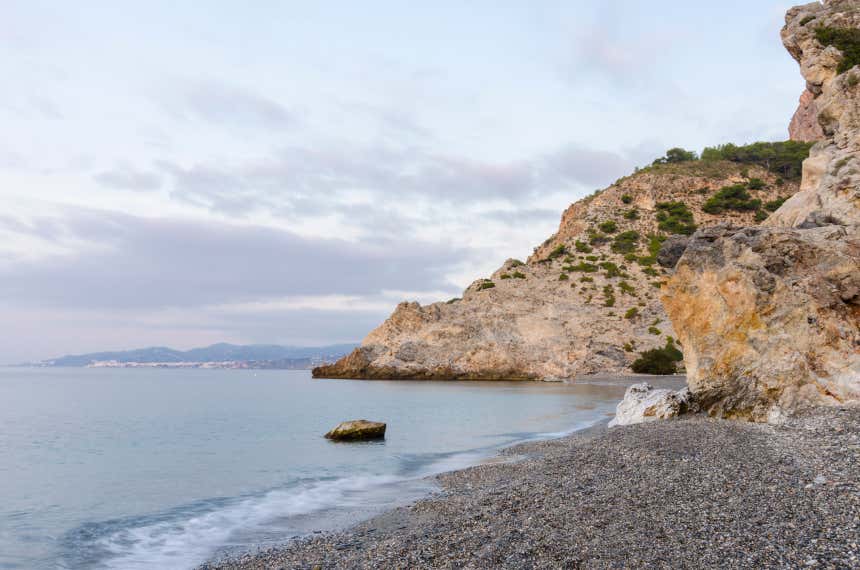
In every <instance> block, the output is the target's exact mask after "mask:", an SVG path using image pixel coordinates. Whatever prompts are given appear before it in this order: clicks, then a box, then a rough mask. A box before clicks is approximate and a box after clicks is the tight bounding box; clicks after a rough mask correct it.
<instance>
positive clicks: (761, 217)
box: [753, 210, 767, 222]
mask: <svg viewBox="0 0 860 570" xmlns="http://www.w3.org/2000/svg"><path fill="white" fill-rule="evenodd" d="M753 219H755V221H757V222H763V221H765V220H766V219H767V214H766V213H765V211H764V210H756V211H755V217H754V218H753Z"/></svg>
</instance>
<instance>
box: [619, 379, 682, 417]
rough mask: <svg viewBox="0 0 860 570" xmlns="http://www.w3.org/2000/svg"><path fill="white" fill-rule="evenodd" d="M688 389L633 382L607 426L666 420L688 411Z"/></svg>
mask: <svg viewBox="0 0 860 570" xmlns="http://www.w3.org/2000/svg"><path fill="white" fill-rule="evenodd" d="M691 405H692V400H691V398H690V390H689V389H688V388H684V389H683V390H679V391H675V390H668V389H666V388H660V389H656V388H654V387H653V386H651V384H648V383H647V382H642V383H640V384H633V385H632V386H630V387H629V388H627V391H626V392H625V393H624V399H623V400H621V402H620V403H619V404H618V406H617V408H616V409H615V417H614V418H613V419H612V421H610V422H609V427H615V426H628V425H632V424H641V423H642V422H648V421H653V420H668V419H669V418H674V417H677V416H680V415H681V414H684V413H687V412H688V411H690V407H691Z"/></svg>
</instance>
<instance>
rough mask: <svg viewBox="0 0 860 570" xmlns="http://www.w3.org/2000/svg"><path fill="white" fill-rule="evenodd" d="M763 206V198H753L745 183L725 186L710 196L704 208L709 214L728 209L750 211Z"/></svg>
mask: <svg viewBox="0 0 860 570" xmlns="http://www.w3.org/2000/svg"><path fill="white" fill-rule="evenodd" d="M760 207H761V200H759V199H757V198H753V197H752V196H750V193H749V192H747V187H746V185H744V184H732V185H731V186H723V187H722V188H720V189H719V191H717V193H716V194H714V195H713V196H711V197H710V198H708V200H707V201H706V202H705V204H704V205H703V206H702V210H703V211H705V212H707V213H709V214H720V213H722V212H725V211H726V210H735V211H738V212H750V211H754V210H758V209H759V208H760Z"/></svg>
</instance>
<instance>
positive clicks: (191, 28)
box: [0, 0, 804, 364]
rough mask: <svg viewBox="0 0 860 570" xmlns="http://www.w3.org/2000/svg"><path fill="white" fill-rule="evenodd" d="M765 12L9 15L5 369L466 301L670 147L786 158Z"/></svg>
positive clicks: (308, 9) (113, 9)
mask: <svg viewBox="0 0 860 570" xmlns="http://www.w3.org/2000/svg"><path fill="white" fill-rule="evenodd" d="M754 4H755V5H751V4H750V3H748V2H740V1H728V2H722V3H720V4H714V3H695V5H693V3H689V2H681V1H673V2H670V1H664V2H659V1H658V2H650V3H647V4H644V3H640V2H635V1H632V0H630V1H614V2H613V1H588V2H585V1H581V2H561V1H557V2H550V1H546V2H539V3H522V2H489V1H479V2H469V3H462V2H444V1H443V2H434V3H432V4H426V5H420V6H419V5H415V4H413V3H409V4H406V3H396V2H376V1H371V2H364V3H334V2H319V3H297V2H255V3H253V8H250V7H249V6H248V5H247V4H242V5H240V4H239V3H228V2H210V3H207V10H206V11H205V12H202V11H199V10H197V9H194V7H193V6H191V5H189V4H176V3H167V2H160V1H154V2H148V3H145V4H143V5H141V4H140V3H134V4H133V3H123V2H87V3H83V4H81V3H75V4H72V3H67V4H60V3H49V2H45V3H43V2H17V1H12V2H5V3H4V18H3V20H2V21H0V66H2V70H3V72H4V76H6V77H8V78H10V81H8V82H7V84H6V85H5V86H4V90H3V92H2V93H0V118H2V121H3V124H4V125H5V133H6V136H5V137H4V138H3V140H2V141H0V198H2V200H3V209H2V211H0V319H2V321H3V323H4V327H3V333H2V334H0V363H6V364H9V363H16V362H23V361H33V360H41V359H46V358H51V357H56V356H59V355H62V354H70V353H86V352H96V351H107V350H122V349H130V348H138V347H145V346H152V345H162V346H170V347H173V348H177V349H188V348H192V347H197V346H204V345H209V344H213V343H217V342H231V343H235V344H255V343H262V344H290V345H300V346H314V345H327V344H336V343H343V342H358V341H360V340H361V339H362V338H363V337H364V336H365V335H366V334H367V333H368V332H369V331H370V330H371V329H372V328H374V327H375V326H377V325H378V324H379V323H380V322H381V321H382V320H383V319H384V318H385V317H386V316H388V314H389V313H390V312H391V310H393V308H394V307H395V305H396V304H397V303H398V302H400V301H402V300H417V301H419V302H422V303H427V302H433V301H439V300H445V299H448V298H450V297H453V296H459V294H460V292H461V291H462V289H463V288H464V287H465V286H467V285H468V284H469V283H470V282H472V281H473V280H474V279H476V278H479V277H482V276H485V275H488V274H489V273H490V272H492V271H493V270H495V269H496V268H497V267H498V266H500V265H501V263H502V262H503V261H504V260H505V259H507V258H509V257H518V258H521V259H524V258H525V257H527V256H528V255H529V254H530V253H531V251H532V248H533V247H534V246H536V245H538V244H540V243H541V242H542V241H543V240H544V239H545V238H546V237H548V236H549V235H550V234H551V233H552V232H553V231H555V229H556V228H557V225H558V221H559V219H560V217H561V213H562V211H563V210H564V209H565V208H566V207H567V206H568V205H569V204H570V203H571V202H573V201H575V200H577V199H579V198H581V197H583V196H585V195H587V194H589V193H591V192H592V191H594V190H595V189H598V188H602V187H605V186H607V185H608V184H610V183H612V182H613V181H614V180H616V179H617V178H619V177H620V176H623V175H626V174H628V173H630V172H631V171H632V170H633V169H634V167H636V166H643V165H645V164H648V163H650V162H651V161H652V160H653V159H654V158H656V157H658V156H660V155H662V154H663V153H664V152H665V150H666V149H667V148H670V147H674V146H681V147H684V148H688V149H693V150H696V151H701V149H702V148H703V147H704V146H709V145H716V144H721V143H725V142H734V143H748V142H753V141H756V140H785V139H787V138H788V133H787V127H788V123H789V120H790V118H791V115H792V113H793V112H794V109H795V108H796V106H797V99H798V96H799V95H800V93H801V91H802V89H803V87H804V82H803V79H802V77H801V76H800V73H799V71H798V68H797V64H796V63H795V62H794V61H793V60H792V59H791V57H790V56H789V54H788V53H787V52H786V51H785V49H784V48H783V47H782V44H781V42H780V39H779V30H780V28H781V27H782V25H783V22H784V13H785V11H786V10H787V9H788V8H789V7H791V6H792V2H788V1H776V0H762V1H760V2H756V3H754Z"/></svg>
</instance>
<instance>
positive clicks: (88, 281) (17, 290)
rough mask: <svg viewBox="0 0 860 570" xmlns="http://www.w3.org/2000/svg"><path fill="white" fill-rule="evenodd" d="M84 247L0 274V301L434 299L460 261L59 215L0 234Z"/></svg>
mask: <svg viewBox="0 0 860 570" xmlns="http://www.w3.org/2000/svg"><path fill="white" fill-rule="evenodd" d="M4 227H5V229H6V231H18V232H21V231H27V232H29V234H30V237H35V238H41V239H45V240H48V241H51V242H57V241H63V240H65V241H73V242H74V243H77V244H88V245H87V246H84V247H79V248H78V250H77V251H78V252H79V253H77V254H68V255H53V256H50V257H43V258H40V259H36V260H26V261H19V262H15V263H11V264H6V265H5V266H0V297H2V298H5V299H15V300H16V303H19V304H21V305H22V306H23V305H27V304H29V305H33V306H56V307H65V308H90V309H129V308H163V307H187V306H208V305H217V304H226V303H241V302H254V301H258V300H260V299H270V298H277V297H284V296H302V295H304V296H307V295H314V296H316V295H368V294H376V293H378V292H379V291H382V290H383V289H392V288H394V289H404V290H425V291H426V290H443V291H452V290H454V287H453V286H452V285H451V284H450V283H448V282H447V281H446V280H445V279H444V277H442V275H444V274H445V270H446V268H448V267H451V266H453V265H454V264H456V263H458V262H460V261H462V259H463V258H464V256H465V252H464V251H463V250H461V249H458V248H457V247H454V246H450V245H433V244H427V243H422V242H415V241H412V242H409V241H405V240H401V241H396V242H395V241H389V240H384V239H379V240H375V241H373V242H368V243H354V242H348V241H344V240H340V239H309V238H303V237H300V236H298V235H296V234H294V233H292V232H289V231H285V230H280V229H274V228H269V227H261V226H247V225H236V224H225V223H218V222H214V221H212V222H209V221H207V222H203V221H195V220H184V219H182V220H180V219H170V218H164V219H149V218H141V217H135V216H129V215H124V214H118V213H111V212H101V211H99V212H97V211H81V210H75V211H70V212H67V214H66V216H65V217H63V218H62V219H47V220H41V219H38V220H36V221H35V223H33V224H30V225H26V226H25V228H23V229H22V227H21V226H20V225H17V226H16V225H15V224H12V223H9V222H8V221H5V222H4V220H0V229H2V228H4Z"/></svg>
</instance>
